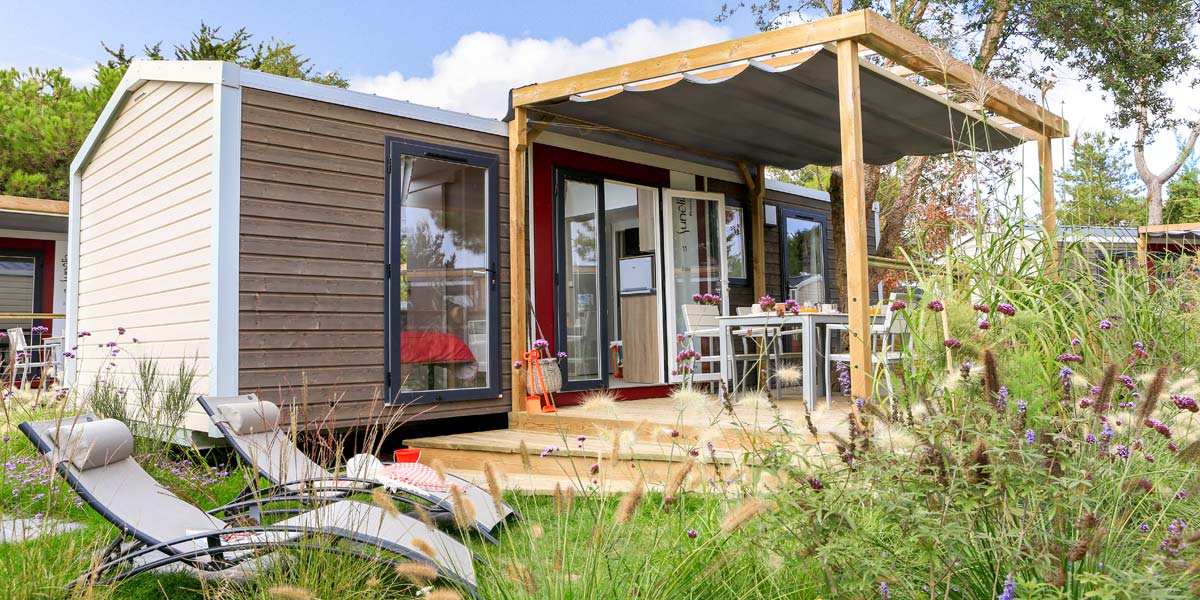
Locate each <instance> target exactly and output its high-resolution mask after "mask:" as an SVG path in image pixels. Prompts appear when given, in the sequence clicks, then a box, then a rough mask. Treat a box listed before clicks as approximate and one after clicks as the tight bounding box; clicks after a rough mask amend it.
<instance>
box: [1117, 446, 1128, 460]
mask: <svg viewBox="0 0 1200 600" xmlns="http://www.w3.org/2000/svg"><path fill="white" fill-rule="evenodd" d="M1117 456H1120V457H1121V458H1129V447H1128V446H1126V445H1124V444H1117Z"/></svg>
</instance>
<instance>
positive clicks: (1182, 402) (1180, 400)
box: [1171, 394, 1200, 412]
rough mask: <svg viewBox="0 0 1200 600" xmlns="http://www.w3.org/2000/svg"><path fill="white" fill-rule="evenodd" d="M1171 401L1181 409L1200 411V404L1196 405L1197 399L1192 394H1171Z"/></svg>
mask: <svg viewBox="0 0 1200 600" xmlns="http://www.w3.org/2000/svg"><path fill="white" fill-rule="evenodd" d="M1171 401H1172V402H1174V403H1175V406H1176V407H1177V408H1179V410H1186V411H1189V412H1196V411H1200V406H1197V405H1196V399H1195V398H1193V397H1191V396H1184V395H1182V394H1171Z"/></svg>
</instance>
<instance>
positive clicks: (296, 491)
mask: <svg viewBox="0 0 1200 600" xmlns="http://www.w3.org/2000/svg"><path fill="white" fill-rule="evenodd" d="M197 401H198V402H199V403H200V406H201V407H203V408H204V411H205V412H207V413H208V416H209V417H210V418H211V419H212V421H213V423H214V424H216V426H217V429H218V430H220V432H221V434H222V435H224V436H225V438H226V439H227V440H229V443H230V444H231V445H232V446H233V449H234V451H236V452H237V453H238V456H240V457H241V458H242V460H243V461H245V462H246V463H247V464H249V465H254V467H255V468H256V469H257V470H258V472H259V474H260V475H262V476H263V478H265V479H266V480H267V481H270V482H271V483H272V484H273V487H271V488H267V489H260V490H256V491H249V490H248V491H247V492H246V493H244V494H243V497H241V498H239V501H245V500H249V499H251V498H254V497H272V496H276V497H282V496H287V497H291V498H293V499H301V498H303V499H306V500H310V501H311V500H319V499H321V498H325V499H329V498H343V497H345V496H348V495H350V494H352V493H355V492H361V491H363V490H369V489H372V488H375V487H379V486H381V485H382V484H381V483H380V482H378V481H373V480H369V479H358V478H355V477H353V476H350V475H341V476H339V475H335V474H333V473H330V472H329V471H328V470H326V469H325V467H322V466H321V465H319V464H317V463H315V462H313V460H312V459H310V458H309V457H308V455H306V454H304V452H303V451H302V450H300V449H299V448H297V447H296V444H295V443H293V442H292V440H291V438H290V437H288V435H287V433H286V432H284V431H283V430H281V429H280V428H279V407H277V406H275V404H274V403H271V402H268V401H266V400H259V398H258V396H256V395H254V394H245V395H241V396H227V397H221V398H214V397H209V398H205V397H203V396H201V397H199V398H197ZM445 477H446V483H447V484H450V485H456V486H458V487H459V489H460V490H462V493H463V495H464V496H465V497H466V499H467V500H468V501H469V502H470V503H471V507H472V508H473V511H472V512H473V513H474V524H473V525H474V529H475V530H476V531H477V532H479V534H480V535H481V536H483V537H484V538H485V539H487V540H488V541H489V542H492V543H497V542H496V538H495V537H494V536H493V534H492V531H493V530H494V529H495V528H496V526H497V525H499V524H500V523H502V522H504V520H505V519H507V518H508V517H509V516H516V517H518V518H519V516H520V515H517V513H516V511H514V510H513V509H512V507H510V506H509V505H507V504H505V503H503V502H501V503H500V507H499V509H497V507H496V503H495V501H494V500H493V499H492V495H491V494H489V493H488V492H487V491H486V490H484V489H483V488H480V487H479V486H477V485H475V484H473V483H471V482H469V481H467V480H466V479H463V478H461V477H456V476H454V475H451V474H446V476H445ZM392 497H393V498H394V499H396V500H399V501H401V502H406V503H410V504H423V505H424V507H425V508H428V509H430V510H431V511H435V512H440V513H443V514H444V513H453V512H454V511H455V506H454V502H453V500H452V499H451V497H450V492H448V491H439V490H429V489H424V488H419V487H415V486H413V487H406V488H404V489H403V490H401V491H399V492H397V493H394V494H392ZM435 517H436V515H435Z"/></svg>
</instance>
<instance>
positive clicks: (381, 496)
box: [371, 487, 400, 517]
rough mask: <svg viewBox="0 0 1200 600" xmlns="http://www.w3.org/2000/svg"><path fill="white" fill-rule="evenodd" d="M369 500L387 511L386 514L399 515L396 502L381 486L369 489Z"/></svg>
mask: <svg viewBox="0 0 1200 600" xmlns="http://www.w3.org/2000/svg"><path fill="white" fill-rule="evenodd" d="M371 501H372V502H374V503H375V505H376V506H378V507H379V508H381V509H383V512H385V513H387V514H388V516H391V517H398V516H400V509H398V508H396V502H395V501H394V500H392V497H391V496H390V495H388V493H387V491H386V490H384V489H383V488H381V487H377V488H375V489H373V490H371Z"/></svg>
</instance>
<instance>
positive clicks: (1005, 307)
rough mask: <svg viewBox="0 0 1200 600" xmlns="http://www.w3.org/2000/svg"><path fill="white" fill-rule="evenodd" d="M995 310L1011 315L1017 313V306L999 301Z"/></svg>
mask: <svg viewBox="0 0 1200 600" xmlns="http://www.w3.org/2000/svg"><path fill="white" fill-rule="evenodd" d="M996 312H998V313H1003V314H1006V315H1008V316H1010V317H1011V316H1013V315H1015V314H1017V307H1015V306H1013V305H1011V304H1009V303H1007V302H1001V303H1000V304H997V305H996Z"/></svg>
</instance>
